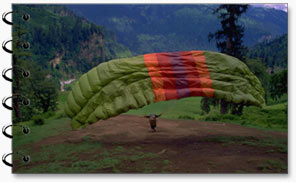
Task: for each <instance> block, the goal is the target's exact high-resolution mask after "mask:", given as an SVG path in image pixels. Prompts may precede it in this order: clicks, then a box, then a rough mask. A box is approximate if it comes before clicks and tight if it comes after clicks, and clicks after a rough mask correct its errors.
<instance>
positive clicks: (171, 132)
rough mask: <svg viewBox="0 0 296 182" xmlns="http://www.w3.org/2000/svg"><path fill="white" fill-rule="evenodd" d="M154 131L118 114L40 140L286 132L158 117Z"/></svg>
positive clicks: (127, 139)
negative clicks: (84, 126) (82, 127)
mask: <svg viewBox="0 0 296 182" xmlns="http://www.w3.org/2000/svg"><path fill="white" fill-rule="evenodd" d="M156 129H157V131H156V132H152V131H151V129H150V125H149V122H148V120H147V119H145V118H143V117H139V116H131V115H120V116H117V117H114V118H110V119H108V120H102V121H99V122H97V123H94V124H92V125H89V126H87V127H86V128H84V129H81V130H77V131H69V132H66V133H62V134H60V135H57V136H53V137H49V138H47V139H44V140H42V141H41V142H40V143H42V144H43V145H50V144H56V143H63V142H79V141H81V139H82V137H84V136H89V137H91V138H92V139H94V140H98V141H102V142H104V143H130V142H141V143H162V142H165V143H167V142H170V141H172V140H178V139H189V140H191V139H192V138H195V139H197V140H196V142H198V138H200V139H202V138H204V137H209V136H252V137H264V136H265V137H266V136H273V137H287V133H286V132H270V131H262V130H259V129H254V128H247V127H243V126H240V125H235V124H227V123H216V122H199V121H191V120H167V119H158V122H157V128H156Z"/></svg>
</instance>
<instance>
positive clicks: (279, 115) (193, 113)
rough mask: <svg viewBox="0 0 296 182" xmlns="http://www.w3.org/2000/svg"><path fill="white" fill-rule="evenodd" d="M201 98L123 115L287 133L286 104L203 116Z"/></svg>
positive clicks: (153, 106) (245, 108)
mask: <svg viewBox="0 0 296 182" xmlns="http://www.w3.org/2000/svg"><path fill="white" fill-rule="evenodd" d="M200 100H201V97H189V98H184V99H180V100H170V101H165V102H158V103H154V104H150V105H148V106H145V107H143V108H140V109H137V110H130V111H128V112H127V113H125V114H134V115H141V116H143V115H148V114H151V113H156V114H160V113H162V116H161V118H165V119H182V120H200V121H215V122H226V123H233V124H240V125H243V126H247V127H255V128H261V129H268V130H275V131H287V124H288V117H287V102H284V101H283V102H280V103H277V104H273V105H268V106H265V107H263V108H258V107H255V106H249V107H244V112H243V115H242V116H236V115H232V114H225V115H221V114H220V112H219V109H218V108H214V107H212V108H211V112H210V113H208V114H205V113H203V112H202V110H201V108H200Z"/></svg>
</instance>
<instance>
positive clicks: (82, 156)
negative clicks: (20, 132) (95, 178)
mask: <svg viewBox="0 0 296 182" xmlns="http://www.w3.org/2000/svg"><path fill="white" fill-rule="evenodd" d="M82 140H83V142H79V143H76V144H72V143H63V144H55V145H48V146H45V147H43V148H41V149H40V151H34V150H32V149H29V151H28V152H30V155H31V158H32V160H31V161H30V165H31V166H30V167H27V164H25V163H21V164H19V165H20V167H19V169H18V170H17V172H19V173H30V172H34V173H35V172H40V173H44V172H46V173H93V172H114V173H120V172H122V171H121V169H122V168H123V169H124V170H126V168H128V170H133V171H135V172H144V173H150V172H153V171H154V170H155V166H154V165H155V161H154V162H153V161H152V159H155V158H157V157H158V154H156V153H153V152H144V151H143V150H142V149H141V148H139V147H138V146H135V147H132V148H129V149H127V148H124V147H123V146H120V145H118V146H113V147H105V146H104V144H103V143H101V142H99V141H93V140H91V139H90V138H89V137H83V139H82ZM126 163H132V165H128V166H127V165H126ZM159 165H161V166H162V171H163V172H166V171H168V170H169V168H168V166H169V165H171V163H170V161H169V160H164V161H161V160H159ZM135 166H136V167H135Z"/></svg>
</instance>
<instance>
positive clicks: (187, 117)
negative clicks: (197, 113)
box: [178, 115, 195, 120]
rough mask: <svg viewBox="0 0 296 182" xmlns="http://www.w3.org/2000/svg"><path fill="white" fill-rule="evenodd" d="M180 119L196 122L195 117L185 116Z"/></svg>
mask: <svg viewBox="0 0 296 182" xmlns="http://www.w3.org/2000/svg"><path fill="white" fill-rule="evenodd" d="M178 119H188V120H194V119H195V118H194V117H193V116H188V115H183V116H179V117H178Z"/></svg>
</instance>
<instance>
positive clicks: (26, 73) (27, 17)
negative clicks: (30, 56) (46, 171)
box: [2, 11, 30, 167]
mask: <svg viewBox="0 0 296 182" xmlns="http://www.w3.org/2000/svg"><path fill="white" fill-rule="evenodd" d="M12 13H19V12H18V11H10V12H8V13H5V12H4V13H3V14H2V20H3V22H4V23H6V24H8V25H13V22H12V21H9V20H7V15H9V14H12ZM22 20H23V21H25V22H27V21H29V20H30V15H29V14H27V13H24V14H22ZM23 34H24V33H22V34H21V35H20V36H22V35H23ZM19 38H21V37H19ZM9 42H12V40H8V41H4V42H3V43H2V49H3V50H4V51H5V52H7V53H10V54H12V53H13V50H12V49H11V50H10V49H8V48H7V47H6V46H7V44H8V43H9ZM18 43H19V44H18V45H21V46H22V48H23V49H24V50H28V49H30V43H29V42H18ZM11 47H13V46H11ZM14 67H16V66H14ZM20 69H21V70H22V76H23V77H24V78H28V77H29V76H30V72H29V71H27V70H24V69H22V68H20ZM9 70H12V68H10V69H7V70H6V69H4V70H3V71H2V77H3V78H4V79H5V80H7V81H10V82H12V81H13V80H12V78H9V77H7V76H6V73H7V72H8V71H9ZM8 99H18V102H21V103H22V104H23V105H24V106H29V105H30V100H29V99H28V98H25V97H21V96H20V95H13V96H11V97H8V98H5V97H4V98H3V100H2V105H3V106H4V107H5V108H6V109H9V110H13V107H11V106H8V105H7V104H6V101H7V100H8ZM11 126H20V127H22V132H23V133H24V134H25V135H28V134H29V133H30V128H29V127H25V126H22V125H9V126H7V127H5V126H4V127H3V128H2V133H3V135H5V136H6V137H8V138H13V136H12V135H10V134H8V133H7V132H6V129H7V128H8V127H11ZM10 155H21V156H22V158H21V159H22V161H23V162H25V163H28V162H29V161H30V156H29V155H23V154H21V153H20V152H17V153H9V154H7V155H6V154H4V155H3V156H2V162H3V163H4V164H5V165H7V166H10V167H13V164H12V162H11V163H9V162H7V161H6V158H7V157H8V156H10Z"/></svg>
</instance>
